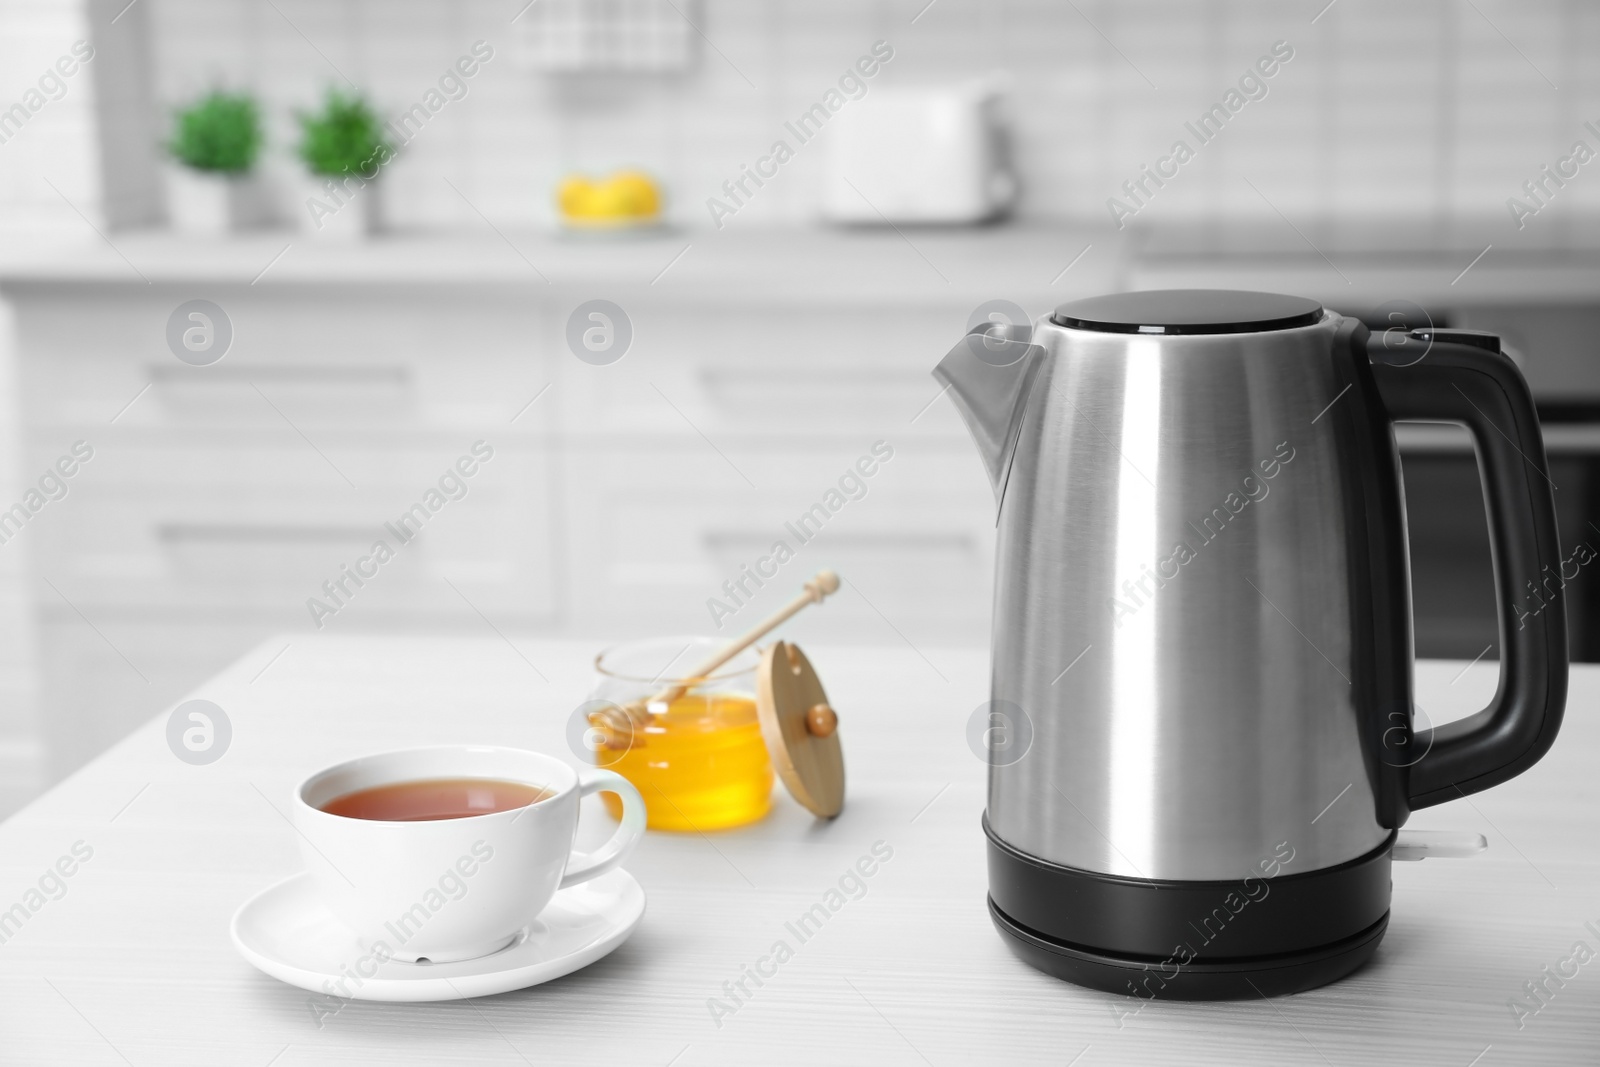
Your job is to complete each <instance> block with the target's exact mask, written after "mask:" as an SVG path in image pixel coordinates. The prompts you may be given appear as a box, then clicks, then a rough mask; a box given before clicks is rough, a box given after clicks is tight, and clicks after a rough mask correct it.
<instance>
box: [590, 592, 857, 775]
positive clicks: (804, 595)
mask: <svg viewBox="0 0 1600 1067" xmlns="http://www.w3.org/2000/svg"><path fill="white" fill-rule="evenodd" d="M838 590H839V576H838V575H837V574H835V573H833V572H832V571H829V570H822V571H818V572H817V573H816V574H815V575H814V576H813V577H812V578H811V580H810V581H808V582H806V584H805V587H804V588H803V590H802V591H801V592H800V594H799V595H797V596H796V597H795V598H794V599H793V600H791V601H789V603H787V604H785V605H784V606H783V607H781V608H779V609H778V610H777V611H775V612H773V613H772V614H771V615H768V616H767V617H766V618H765V619H763V620H761V621H760V622H759V623H757V624H756V625H755V626H754V627H753V628H751V629H750V630H749V631H748V632H746V633H745V634H744V635H742V636H740V637H737V638H735V639H734V640H733V641H730V642H729V643H728V644H727V645H725V646H723V647H722V648H721V649H719V650H718V651H717V652H716V653H715V654H713V655H712V656H710V657H709V658H708V659H706V660H705V661H703V662H702V663H699V664H698V665H696V666H695V668H694V670H692V671H690V672H689V674H688V675H687V677H686V678H685V679H684V680H683V681H680V682H675V683H673V684H672V685H669V686H667V687H666V688H665V689H663V690H661V692H659V693H657V694H656V695H655V696H653V697H650V698H649V699H648V700H635V701H631V702H630V703H628V704H623V705H613V706H612V707H611V708H606V709H603V710H600V711H596V712H593V713H591V714H590V716H589V722H590V724H591V725H593V726H596V727H598V728H600V730H601V731H602V733H603V734H604V735H605V737H606V741H605V745H606V747H607V748H612V749H619V748H627V747H628V746H629V745H630V744H631V743H632V740H631V738H632V733H633V728H634V727H637V726H643V725H644V723H645V721H646V716H647V714H648V712H647V708H648V707H649V705H651V704H655V703H663V704H670V703H672V702H673V701H674V700H677V699H678V698H679V697H681V696H683V694H685V693H687V692H688V691H689V690H690V689H692V688H694V686H695V685H697V684H699V683H700V682H702V681H704V680H705V679H707V678H709V677H710V676H711V675H712V674H713V673H714V672H715V671H716V669H717V668H718V667H721V666H722V665H723V664H725V663H727V662H728V661H729V660H731V659H733V657H735V656H737V655H738V654H739V653H741V652H743V651H744V650H745V649H747V648H749V647H750V646H751V645H753V644H755V643H756V642H757V641H759V640H761V638H763V637H765V636H766V635H767V634H769V633H771V632H772V631H773V630H776V629H777V628H778V627H779V626H781V625H783V624H784V623H785V622H788V621H789V620H790V619H791V618H793V617H794V616H795V615H797V614H798V613H799V612H800V610H801V609H802V608H804V607H805V606H806V605H807V604H820V603H822V601H823V600H824V599H825V598H827V597H828V596H831V595H832V594H834V593H836V592H838ZM619 708H620V711H621V712H622V714H620V715H619V714H617V710H618V709H619ZM838 722H839V720H838V716H837V715H835V714H834V711H833V709H832V708H830V707H828V706H827V705H826V704H818V705H817V706H816V707H814V708H812V709H811V711H810V713H809V715H808V717H807V721H806V726H807V729H808V730H810V731H811V733H813V734H815V735H816V736H818V737H827V736H828V735H829V734H831V733H833V731H834V729H835V728H836V727H837V726H838Z"/></svg>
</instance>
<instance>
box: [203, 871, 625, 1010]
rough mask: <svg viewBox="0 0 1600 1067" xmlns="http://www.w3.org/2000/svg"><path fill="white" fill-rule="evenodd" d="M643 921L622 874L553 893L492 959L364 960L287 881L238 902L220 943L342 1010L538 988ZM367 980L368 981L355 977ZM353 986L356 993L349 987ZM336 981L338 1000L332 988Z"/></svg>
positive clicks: (309, 894) (305, 877)
mask: <svg viewBox="0 0 1600 1067" xmlns="http://www.w3.org/2000/svg"><path fill="white" fill-rule="evenodd" d="M643 917H644V890H643V889H642V888H640V886H639V883H638V882H636V881H634V879H633V876H632V875H631V874H629V873H628V872H627V871H624V870H620V869H619V870H615V871H611V872H610V873H608V874H603V875H601V876H600V877H598V878H596V879H594V880H592V881H589V882H584V883H583V884H582V885H575V886H573V887H572V888H571V889H563V890H562V891H561V892H559V893H557V894H556V895H555V897H554V898H553V899H552V900H551V901H550V903H549V905H547V906H546V907H545V909H544V911H542V912H540V913H539V917H538V918H537V919H535V920H534V921H533V922H532V923H531V924H529V925H528V926H527V927H526V928H524V929H523V930H522V931H521V932H520V933H518V934H517V939H516V940H515V941H513V942H512V943H511V944H510V945H507V946H506V947H505V948H503V949H501V950H500V951H499V952H494V953H491V954H490V955H487V956H480V957H479V958H477V959H474V960H463V961H461V962H459V963H401V962H399V961H398V960H390V961H388V962H384V963H378V962H376V961H375V960H370V957H369V953H368V952H367V949H366V946H363V945H362V943H361V942H360V941H359V940H358V939H357V938H356V936H355V935H354V934H353V933H351V932H350V931H349V930H348V929H347V928H346V927H345V926H344V925H343V924H342V923H340V922H339V920H337V919H335V918H334V917H333V914H332V913H331V912H329V911H328V910H327V909H326V908H325V907H324V906H323V904H322V902H321V900H319V899H318V897H317V895H316V893H315V891H314V890H313V889H312V885H311V876H310V875H309V874H304V873H302V874H297V875H294V876H293V877H291V878H286V879H284V880H283V881H281V882H279V883H277V884H276V885H272V886H269V887H267V888H266V889H264V890H262V891H261V892H260V893H258V894H256V896H254V897H253V898H251V899H250V900H248V901H246V902H245V904H244V905H243V906H242V907H240V909H239V910H238V911H237V912H235V913H234V916H233V923H232V926H231V927H230V931H229V932H230V933H231V934H232V935H233V943H234V946H235V947H236V948H238V950H239V953H240V955H242V956H243V957H244V958H245V959H246V960H248V961H249V962H250V963H251V964H252V965H253V966H255V967H256V968H257V969H259V970H261V971H264V972H265V973H267V974H269V975H271V976H272V977H274V978H277V979H279V980H280V981H284V982H288V983H289V984H290V985H294V986H299V987H300V988H301V989H308V990H310V991H311V992H313V993H324V994H326V993H330V992H331V993H332V994H333V995H334V996H346V995H348V997H349V999H352V1000H384V1001H425V1000H460V999H462V998H465V997H485V996H490V995H492V994H495V993H505V992H508V991H510V990H513V989H522V988H524V987H525V986H531V985H538V984H539V983H541V982H548V981H550V980H551V979H552V978H560V977H561V976H562V975H564V974H571V973H572V972H573V971H576V970H578V969H579V968H580V967H587V966H588V965H589V964H591V963H593V962H594V961H595V960H597V959H600V958H601V957H602V956H604V955H606V954H607V953H608V952H610V951H611V950H612V949H614V948H616V947H617V946H618V945H620V944H622V942H623V941H625V940H627V937H628V935H629V934H631V933H632V932H633V928H634V927H636V926H638V925H639V920H640V919H642V918H643ZM358 961H360V962H362V963H363V964H364V965H363V966H361V967H360V968H359V971H371V970H374V968H375V973H374V974H373V975H372V977H352V976H353V975H357V973H358V969H357V967H356V964H357V962H358ZM358 980H359V982H360V984H359V985H357V984H356V983H357V981H358ZM340 981H343V983H344V986H343V988H344V990H345V991H346V992H341V991H340V989H339V988H337V987H336V986H335V985H334V983H337V982H340Z"/></svg>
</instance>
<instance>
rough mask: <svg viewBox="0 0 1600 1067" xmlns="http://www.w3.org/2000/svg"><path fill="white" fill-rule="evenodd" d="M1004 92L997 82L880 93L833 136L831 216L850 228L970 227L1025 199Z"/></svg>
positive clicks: (848, 113) (846, 117)
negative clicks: (1020, 197)
mask: <svg viewBox="0 0 1600 1067" xmlns="http://www.w3.org/2000/svg"><path fill="white" fill-rule="evenodd" d="M1003 101H1004V95H1003V92H1002V90H1001V88H1000V86H999V84H998V83H997V82H996V81H995V80H994V79H983V80H979V81H971V82H965V83H960V84H955V85H944V86H919V87H899V86H894V87H891V86H875V87H873V88H872V90H871V92H870V93H869V94H868V95H867V96H865V97H864V98H862V99H861V100H860V101H855V102H852V103H851V104H850V105H849V106H848V107H846V108H844V109H843V110H842V112H841V113H840V114H839V116H838V118H837V119H836V120H835V122H834V123H833V128H831V129H830V130H829V131H828V133H829V137H828V140H829V155H828V162H827V165H826V167H825V171H824V178H823V196H822V212H823V216H824V217H825V218H826V219H828V220H829V221H832V222H842V223H873V224H881V223H883V222H885V221H887V222H890V223H903V222H904V223H963V222H983V221H986V220H989V219H993V218H997V217H999V216H1001V215H1003V214H1004V213H1005V212H1006V211H1007V210H1008V209H1009V208H1010V207H1011V205H1012V204H1013V203H1014V202H1015V201H1016V197H1017V180H1016V176H1015V173H1014V172H1013V170H1012V163H1011V158H1010V151H1009V141H1010V138H1009V131H1008V130H1007V129H1006V126H1005V122H1004V118H1003V115H1002V104H1003Z"/></svg>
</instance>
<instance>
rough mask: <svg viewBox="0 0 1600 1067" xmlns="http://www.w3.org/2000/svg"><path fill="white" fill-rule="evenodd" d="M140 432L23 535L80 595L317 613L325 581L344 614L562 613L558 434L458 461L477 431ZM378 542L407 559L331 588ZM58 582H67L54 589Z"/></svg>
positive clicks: (46, 458) (38, 451) (93, 600)
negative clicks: (283, 441) (557, 589)
mask: <svg viewBox="0 0 1600 1067" xmlns="http://www.w3.org/2000/svg"><path fill="white" fill-rule="evenodd" d="M140 437H141V435H138V434H124V435H122V436H120V437H113V438H111V439H108V440H107V441H105V442H103V443H102V444H101V445H100V446H99V447H98V448H97V449H96V452H95V455H94V458H93V459H92V460H91V461H89V462H88V463H86V464H84V465H83V467H82V468H81V469H80V470H79V472H78V473H77V474H76V475H75V476H74V477H73V478H72V479H71V480H70V482H69V492H68V495H67V496H66V497H65V498H64V499H62V500H59V501H56V502H53V503H51V504H48V505H47V506H46V507H45V508H44V509H43V510H41V511H40V512H39V513H38V515H37V516H35V517H34V518H33V519H32V520H31V521H30V523H29V524H28V527H27V528H26V529H25V531H24V533H23V535H22V536H26V537H29V538H31V539H32V541H33V551H34V552H35V554H36V555H35V558H36V559H37V560H38V561H39V567H40V569H41V570H42V572H43V573H44V574H45V575H46V576H47V577H48V578H49V579H50V580H51V581H52V582H54V583H55V584H56V585H57V586H58V587H60V588H61V590H62V593H63V594H65V595H66V596H68V597H70V598H72V600H73V602H74V603H88V604H92V605H96V606H100V607H105V608H113V609H130V610H133V609H141V608H150V607H161V608H197V609H207V610H212V611H224V612H228V611H232V612H246V613H253V614H255V615H262V614H265V615H266V616H268V617H271V618H273V619H275V620H276V619H279V618H281V619H282V620H283V623H284V624H285V625H303V626H308V627H309V626H310V625H311V612H310V609H309V608H308V607H307V605H306V601H307V599H308V598H311V597H317V598H319V599H321V600H323V602H324V603H326V604H328V605H329V606H331V607H336V608H340V609H341V610H339V611H338V612H336V614H337V617H338V618H339V621H340V622H341V623H345V622H347V621H354V622H357V623H378V622H382V621H384V620H385V619H386V618H387V617H389V616H391V615H399V616H402V617H405V618H408V619H413V620H415V619H417V618H419V617H427V616H429V615H433V614H440V615H443V616H445V617H451V618H455V617H460V616H469V617H470V616H473V614H474V612H473V608H474V607H476V608H477V609H479V610H482V611H484V612H486V613H490V612H492V613H495V614H496V615H497V616H502V617H507V618H510V617H515V618H517V619H520V620H547V619H550V618H553V616H554V613H555V603H554V597H553V593H554V590H553V582H552V578H551V574H552V570H551V568H552V558H551V552H552V547H553V544H554V537H553V534H552V531H551V527H550V522H551V516H550V510H549V507H548V505H547V498H548V494H549V492H550V464H551V457H550V453H549V452H548V450H546V449H543V448H540V447H536V446H529V445H526V444H521V445H507V444H504V443H502V444H500V445H499V446H491V447H493V448H494V453H493V457H492V458H491V459H489V460H488V461H486V462H485V461H480V460H477V459H476V458H475V457H474V458H473V462H472V463H469V464H467V466H469V467H473V468H475V469H474V473H473V475H472V476H471V477H464V476H462V475H461V474H460V472H459V471H457V470H456V468H455V466H454V465H455V464H456V462H457V461H458V460H459V459H461V457H463V456H469V457H470V456H471V453H470V442H469V441H467V440H465V439H463V440H460V441H459V442H458V443H453V444H448V445H447V444H431V443H430V444H428V445H422V444H396V445H389V446H383V447H378V446H374V445H372V444H351V443H348V442H343V443H342V442H338V441H327V442H324V446H323V448H322V451H323V453H325V455H326V457H327V458H326V459H324V458H322V456H319V455H318V453H317V451H315V450H313V449H312V448H311V447H309V446H307V445H305V444H304V443H301V444H300V446H299V447H298V448H294V447H289V446H274V445H265V444H260V443H254V444H253V443H248V442H231V443H230V442H218V441H216V440H215V439H213V440H212V441H211V442H210V443H209V444H206V443H203V442H199V441H197V442H196V443H195V444H191V445H188V446H184V445H181V444H176V443H172V444H160V443H153V442H150V441H147V440H141V439H140ZM31 451H32V453H33V457H34V461H35V462H34V464H33V466H34V467H37V468H38V469H43V467H44V465H45V464H47V463H49V462H51V460H52V459H53V458H54V450H53V449H52V448H51V447H50V446H47V445H45V444H44V443H43V442H42V441H39V440H36V441H35V444H34V447H33V448H32V449H31ZM334 466H336V467H337V468H338V469H337V471H336V470H335V469H334ZM341 474H342V477H341ZM345 478H348V479H349V482H348V483H347V482H346V481H345V480H344V479H345ZM352 483H353V484H352ZM414 508H417V509H420V510H411V509H414ZM403 516H407V518H406V521H405V522H404V524H402V517H403ZM379 542H382V543H384V544H385V545H386V546H387V548H388V550H389V552H390V553H392V556H393V558H392V559H391V560H389V561H386V562H381V564H380V563H379V561H378V560H377V559H374V560H373V561H372V562H370V563H365V564H360V568H359V569H360V570H362V571H366V572H369V573H368V578H367V580H366V583H365V584H360V585H358V584H356V583H355V581H354V579H344V581H343V592H342V593H341V595H340V596H339V599H338V600H335V599H333V598H332V595H331V594H328V593H327V592H326V591H325V590H324V589H323V583H324V582H330V581H331V582H339V581H340V579H341V575H342V574H343V573H344V571H345V568H352V569H355V568H357V566H358V563H359V561H360V560H361V558H362V557H371V556H373V549H374V546H375V545H376V544H377V543H379ZM380 555H381V553H380ZM374 570H376V574H375V575H373V574H371V573H370V572H372V571H374ZM452 583H453V584H454V587H455V588H452V587H451V586H452ZM457 590H459V592H458V591H457ZM44 596H45V599H46V601H48V600H50V599H52V598H54V594H53V593H50V591H49V590H48V589H46V590H45V591H44ZM464 598H465V599H464ZM341 600H342V601H346V602H347V603H348V609H347V610H345V608H344V605H342V604H341V603H340V601H341ZM469 601H470V604H469V603H468V602H469Z"/></svg>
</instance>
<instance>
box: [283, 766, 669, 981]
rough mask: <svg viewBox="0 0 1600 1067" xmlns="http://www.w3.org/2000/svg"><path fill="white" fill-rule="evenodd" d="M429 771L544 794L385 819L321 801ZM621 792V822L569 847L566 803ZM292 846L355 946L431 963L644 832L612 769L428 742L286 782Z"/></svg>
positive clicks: (484, 935)
mask: <svg viewBox="0 0 1600 1067" xmlns="http://www.w3.org/2000/svg"><path fill="white" fill-rule="evenodd" d="M439 778H489V779H499V780H502V781H510V782H518V783H523V784H526V785H531V786H537V787H539V788H540V789H543V790H545V791H547V792H548V793H549V794H550V795H548V796H546V797H544V798H543V799H541V800H539V801H537V802H535V803H533V804H529V805H527V806H525V807H521V808H513V809H511V810H509V811H501V812H494V813H491V814H486V815H469V816H465V817H462V818H456V819H434V820H429V821H418V822H389V821H380V820H376V819H355V818H348V817H346V816H343V815H332V814H329V813H328V812H326V811H323V810H322V807H323V805H325V804H327V803H328V802H329V801H331V800H333V799H334V798H336V797H341V796H344V795H345V794H347V793H353V792H355V791H357V790H361V789H370V788H373V787H375V786H380V785H391V784H395V783H399V782H411V781H421V780H427V779H439ZM599 792H606V793H615V794H617V795H618V796H619V797H621V798H622V823H621V825H620V826H619V827H618V828H617V832H616V833H615V834H613V835H612V836H611V839H610V840H609V841H607V842H606V843H605V844H604V845H603V846H602V847H601V848H600V849H599V850H598V851H595V852H590V853H582V852H574V851H573V848H572V843H573V840H574V838H575V837H576V835H577V832H578V801H579V799H580V798H582V797H586V796H588V795H589V794H591V793H599ZM293 822H294V826H295V829H296V830H298V831H299V836H300V852H301V855H302V856H304V857H305V861H306V867H307V868H308V869H309V870H310V871H311V874H312V876H313V878H314V880H315V883H316V886H317V889H318V891H319V892H320V894H321V895H322V898H323V900H324V902H325V903H326V904H327V905H328V907H329V909H330V910H331V911H332V912H333V914H334V915H336V916H337V917H338V918H339V919H340V921H342V922H343V923H344V924H345V925H346V926H348V927H350V929H351V930H352V931H353V932H354V933H355V934H356V935H357V936H359V937H360V938H362V940H363V942H364V943H366V944H367V946H368V947H369V948H374V949H376V948H378V947H379V946H380V945H381V946H382V949H383V950H385V951H386V953H387V955H389V956H391V957H393V958H394V959H398V960H405V961H413V962H414V961H416V960H418V959H426V960H429V961H432V962H435V963H445V962H450V961H454V960H467V959H474V958H476V957H478V956H485V955H488V954H489V953H491V952H495V951H498V950H499V949H501V948H504V947H505V946H506V945H508V944H510V943H511V942H512V941H514V940H515V939H516V936H517V934H518V933H519V932H520V931H521V930H522V928H523V927H524V926H526V925H528V923H530V922H532V921H533V919H534V917H535V916H537V915H538V914H539V912H540V911H542V910H544V907H545V905H546V904H548V903H550V898H551V897H552V896H554V895H555V893H556V890H557V889H565V888H566V887H568V886H571V885H577V884H578V883H579V882H586V881H588V880H589V879H591V878H595V877H598V876H599V875H602V874H604V873H605V872H607V871H609V870H611V869H612V868H613V867H616V866H617V865H618V864H620V863H621V862H622V861H623V860H624V859H625V858H626V857H627V856H628V854H629V853H630V852H632V851H633V848H634V846H635V845H637V844H638V843H639V838H640V837H641V836H642V835H643V834H644V826H645V808H644V800H643V799H642V798H641V797H640V796H639V791H638V790H636V789H635V788H634V787H633V786H632V785H631V784H629V782H628V781H627V779H625V778H623V777H622V776H621V775H619V774H616V773H614V772H612V771H606V770H599V769H593V768H586V769H585V770H583V771H582V772H578V771H574V770H573V769H572V768H571V767H569V766H567V765H566V764H565V763H563V762H562V761H560V760H558V759H554V758H552V757H550V756H544V755H540V754H539V753H537V752H527V751H523V750H521V749H514V748H496V747H490V746H483V745H440V746H436V747H431V748H414V749H408V750H405V751H401V752H386V753H383V754H381V755H376V756H363V757H361V758H360V759H353V760H350V761H349V762H347V763H340V764H338V765H336V766H333V767H329V768H328V769H326V770H323V771H319V772H317V773H316V774H313V775H312V776H311V777H309V778H307V779H306V780H305V781H304V782H302V783H301V784H300V787H299V788H298V789H297V790H295V796H294V813H293Z"/></svg>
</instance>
